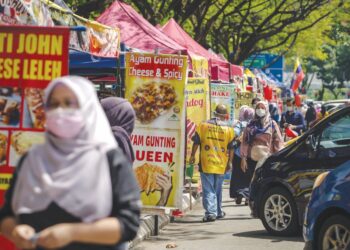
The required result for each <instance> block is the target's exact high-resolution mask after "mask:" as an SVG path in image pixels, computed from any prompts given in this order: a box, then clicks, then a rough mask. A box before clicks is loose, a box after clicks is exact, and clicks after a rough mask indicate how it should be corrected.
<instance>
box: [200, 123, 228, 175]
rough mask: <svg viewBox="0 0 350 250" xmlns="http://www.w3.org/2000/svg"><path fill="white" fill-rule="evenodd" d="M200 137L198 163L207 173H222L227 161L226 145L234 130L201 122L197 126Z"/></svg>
mask: <svg viewBox="0 0 350 250" xmlns="http://www.w3.org/2000/svg"><path fill="white" fill-rule="evenodd" d="M196 132H197V134H198V135H199V137H200V148H201V150H200V164H201V167H202V171H203V172H204V173H208V174H224V173H225V169H226V166H227V162H228V150H227V148H228V145H229V143H231V142H232V141H233V138H234V130H233V128H231V127H229V126H226V125H225V126H220V125H216V124H211V123H208V122H203V123H201V124H200V125H199V126H198V127H197V131H196Z"/></svg>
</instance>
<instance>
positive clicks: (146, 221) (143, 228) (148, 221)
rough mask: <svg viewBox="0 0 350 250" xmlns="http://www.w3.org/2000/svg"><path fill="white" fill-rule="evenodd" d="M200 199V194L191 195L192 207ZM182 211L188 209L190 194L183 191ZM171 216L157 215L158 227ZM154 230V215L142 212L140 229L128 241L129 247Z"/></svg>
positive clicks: (150, 234)
mask: <svg viewBox="0 0 350 250" xmlns="http://www.w3.org/2000/svg"><path fill="white" fill-rule="evenodd" d="M199 200H200V196H199V195H197V197H194V196H192V208H193V206H195V205H196V204H197V203H198V202H199ZM182 204H183V205H182V211H183V212H184V213H185V212H187V211H189V210H190V194H189V193H184V194H183V197H182ZM171 219H172V217H171V216H170V215H158V223H159V227H158V229H159V230H160V229H162V228H163V227H165V226H166V225H168V224H169V223H170V221H171ZM154 232H155V216H154V215H149V214H144V215H142V218H141V224H140V229H139V231H138V233H137V235H136V237H135V239H134V240H133V241H131V242H129V249H132V248H133V247H135V246H136V245H137V244H139V243H141V242H142V241H143V240H144V239H146V238H148V237H150V236H152V235H154Z"/></svg>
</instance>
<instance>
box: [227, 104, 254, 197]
mask: <svg viewBox="0 0 350 250" xmlns="http://www.w3.org/2000/svg"><path fill="white" fill-rule="evenodd" d="M253 118H254V109H252V108H250V107H248V106H246V105H244V106H242V107H241V108H240V110H239V120H238V122H237V123H236V124H235V126H234V130H235V136H236V139H235V142H236V143H235V147H234V152H235V155H234V157H233V162H232V166H233V168H232V174H231V182H230V197H231V198H233V199H235V201H236V204H241V202H242V198H243V195H242V191H243V190H244V188H246V187H247V186H248V185H249V180H248V179H247V176H246V175H245V174H244V173H243V172H242V169H241V154H240V145H241V140H242V135H243V131H244V129H245V128H246V126H247V124H248V123H249V122H250V121H251V120H252V119H253Z"/></svg>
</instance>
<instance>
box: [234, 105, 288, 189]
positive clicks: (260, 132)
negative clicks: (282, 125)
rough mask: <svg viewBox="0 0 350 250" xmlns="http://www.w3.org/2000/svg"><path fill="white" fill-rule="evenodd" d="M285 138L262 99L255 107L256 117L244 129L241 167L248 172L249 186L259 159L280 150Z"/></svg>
mask: <svg viewBox="0 0 350 250" xmlns="http://www.w3.org/2000/svg"><path fill="white" fill-rule="evenodd" d="M282 147H283V138H282V135H281V131H280V129H279V126H278V125H277V123H276V122H275V121H274V120H272V119H271V117H270V114H269V109H268V105H267V103H266V102H263V101H260V102H258V103H257V105H256V108H255V116H254V119H253V120H252V121H251V122H250V123H249V124H248V126H247V127H246V128H245V130H244V134H243V139H242V143H241V149H240V150H241V158H242V161H241V169H242V171H243V172H244V173H245V174H246V180H247V183H246V184H247V186H246V187H247V188H248V187H249V184H250V181H251V178H252V177H253V173H254V170H255V167H256V164H257V162H258V161H259V160H262V159H264V158H267V157H268V156H269V155H271V154H273V153H275V152H278V151H279V150H280V149H282Z"/></svg>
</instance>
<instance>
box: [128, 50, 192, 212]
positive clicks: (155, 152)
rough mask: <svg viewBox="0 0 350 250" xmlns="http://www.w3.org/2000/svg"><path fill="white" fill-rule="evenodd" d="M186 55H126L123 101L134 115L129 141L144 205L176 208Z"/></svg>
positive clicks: (182, 146)
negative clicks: (133, 127)
mask: <svg viewBox="0 0 350 250" xmlns="http://www.w3.org/2000/svg"><path fill="white" fill-rule="evenodd" d="M187 60H188V59H187V56H178V55H155V54H148V53H126V54H125V61H126V69H125V70H126V73H125V75H126V76H125V78H126V79H125V86H126V87H125V98H126V99H128V100H129V101H130V103H131V105H132V106H133V108H134V110H135V113H136V122H135V129H134V132H133V135H132V137H131V141H132V144H133V147H134V152H135V158H136V159H135V162H134V171H135V174H136V177H137V179H138V182H139V185H140V190H141V198H142V202H143V205H144V206H151V207H154V206H158V207H177V208H181V205H182V204H181V202H182V188H183V164H184V161H185V122H186V121H185V113H186V112H185V101H186V99H185V86H186V81H187V69H188V64H187Z"/></svg>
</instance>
